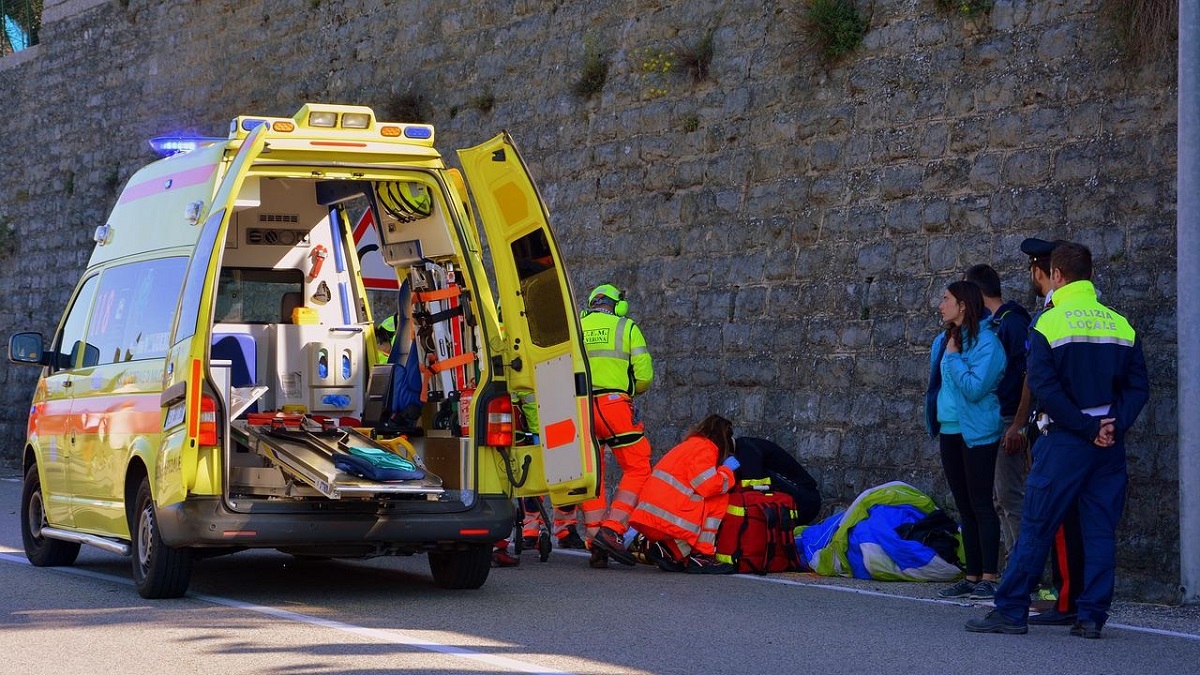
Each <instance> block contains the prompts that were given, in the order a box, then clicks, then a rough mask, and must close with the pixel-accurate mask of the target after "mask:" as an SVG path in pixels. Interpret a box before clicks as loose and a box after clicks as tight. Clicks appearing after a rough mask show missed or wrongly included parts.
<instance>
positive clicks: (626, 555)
mask: <svg viewBox="0 0 1200 675" xmlns="http://www.w3.org/2000/svg"><path fill="white" fill-rule="evenodd" d="M597 548H599V549H600V550H601V551H604V552H605V553H607V554H608V555H609V556H611V557H612V558H613V559H614V560H616V561H617V562H619V563H621V564H622V565H628V566H629V567H633V566H634V565H636V564H637V558H634V557H633V554H632V553H630V552H629V551H626V550H625V544H624V543H623V542H622V541H621V535H619V534H617V533H616V532H613V531H612V530H611V529H609V528H607V527H602V528H600V531H599V532H597V533H596V537H595V538H594V539H592V549H593V550H594V549H597Z"/></svg>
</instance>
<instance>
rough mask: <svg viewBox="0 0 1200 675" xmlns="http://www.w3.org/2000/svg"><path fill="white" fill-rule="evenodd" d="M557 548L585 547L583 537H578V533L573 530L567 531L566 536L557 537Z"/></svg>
mask: <svg viewBox="0 0 1200 675" xmlns="http://www.w3.org/2000/svg"><path fill="white" fill-rule="evenodd" d="M558 547H559V548H587V546H586V545H585V544H584V543H583V539H580V538H579V533H578V532H576V531H575V530H571V531H570V532H567V534H566V536H563V537H559V538H558Z"/></svg>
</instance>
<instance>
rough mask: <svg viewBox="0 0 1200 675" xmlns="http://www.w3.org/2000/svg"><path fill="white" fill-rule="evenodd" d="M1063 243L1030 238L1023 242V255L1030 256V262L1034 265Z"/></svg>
mask: <svg viewBox="0 0 1200 675" xmlns="http://www.w3.org/2000/svg"><path fill="white" fill-rule="evenodd" d="M1061 243H1062V242H1061V241H1046V240H1045V239H1035V238H1033V237H1030V238H1029V239H1026V240H1025V241H1023V242H1021V253H1024V254H1025V255H1027V256H1029V262H1031V263H1034V262H1037V261H1038V260H1040V259H1042V258H1045V257H1046V256H1048V255H1050V254H1051V253H1053V252H1054V249H1056V248H1058V245H1059V244H1061Z"/></svg>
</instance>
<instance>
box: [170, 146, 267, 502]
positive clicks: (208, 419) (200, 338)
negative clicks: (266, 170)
mask: <svg viewBox="0 0 1200 675" xmlns="http://www.w3.org/2000/svg"><path fill="white" fill-rule="evenodd" d="M266 129H267V126H266V125H265V124H264V125H260V126H259V127H256V128H255V129H254V130H253V131H251V132H250V134H249V135H248V136H247V137H246V138H245V139H244V140H243V141H242V147H241V148H240V149H239V150H238V151H237V153H236V154H235V155H234V157H233V159H232V161H231V162H230V165H229V168H228V169H227V170H226V171H225V174H224V176H223V177H222V178H221V183H220V185H219V186H218V188H217V191H216V194H215V196H214V197H213V201H212V204H211V206H210V207H209V208H208V209H207V214H208V215H207V216H206V219H205V220H204V222H203V224H202V225H201V226H200V227H201V231H200V235H199V239H198V242H197V244H196V247H195V249H194V251H193V255H192V257H191V260H190V261H189V264H188V270H187V275H186V277H185V278H184V284H183V293H182V296H181V298H180V301H179V303H180V304H179V309H178V312H177V314H176V325H175V331H174V337H173V339H172V344H171V348H170V350H169V351H168V352H167V374H166V377H165V378H164V381H165V384H166V388H165V390H164V391H163V394H162V404H163V407H164V408H166V417H165V419H164V421H163V432H164V439H163V444H162V448H161V450H160V453H159V456H158V458H157V467H155V468H154V469H152V470H155V471H156V475H157V482H156V485H155V499H156V501H157V502H158V504H159V505H160V506H162V505H167V504H173V503H175V502H178V501H182V500H183V498H184V497H185V496H186V495H187V493H188V491H189V490H191V489H193V487H195V484H196V478H197V473H198V469H199V466H200V465H201V464H203V465H205V466H207V467H209V470H210V472H211V471H213V470H214V469H216V468H217V467H219V466H220V459H219V448H218V447H217V439H216V437H215V434H216V430H215V427H216V413H215V410H216V408H217V405H218V404H217V398H216V397H215V395H214V392H211V391H210V392H205V390H204V389H203V383H204V380H205V378H206V376H207V374H208V373H207V371H208V365H207V363H206V362H205V356H206V354H207V353H208V343H209V342H210V340H211V337H212V336H211V333H212V313H213V294H214V293H215V290H214V289H215V288H216V283H217V275H218V274H219V273H220V272H219V270H220V265H221V256H220V254H221V251H222V249H221V242H224V241H225V233H226V231H227V229H228V228H229V221H230V219H231V216H232V214H233V206H234V204H233V203H234V200H235V199H236V198H237V196H238V192H239V191H240V190H241V187H242V184H243V183H244V182H245V179H246V174H247V172H248V171H249V169H250V165H251V164H252V163H253V161H254V159H255V158H256V157H258V155H259V154H260V153H261V152H262V150H263V148H264V147H265V145H266V133H265V132H266Z"/></svg>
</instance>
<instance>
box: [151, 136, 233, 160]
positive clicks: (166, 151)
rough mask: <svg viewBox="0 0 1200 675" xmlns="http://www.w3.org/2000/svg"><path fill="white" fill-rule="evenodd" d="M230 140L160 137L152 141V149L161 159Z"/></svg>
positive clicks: (202, 137) (205, 137)
mask: <svg viewBox="0 0 1200 675" xmlns="http://www.w3.org/2000/svg"><path fill="white" fill-rule="evenodd" d="M226 140H228V139H225V138H214V137H212V136H159V137H157V138H151V139H150V148H151V149H152V150H154V152H155V153H156V154H158V156H159V157H170V156H171V155H178V154H179V153H181V152H190V151H192V150H195V149H196V148H198V147H200V146H202V145H210V144H212V143H223V142H225V141H226Z"/></svg>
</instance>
